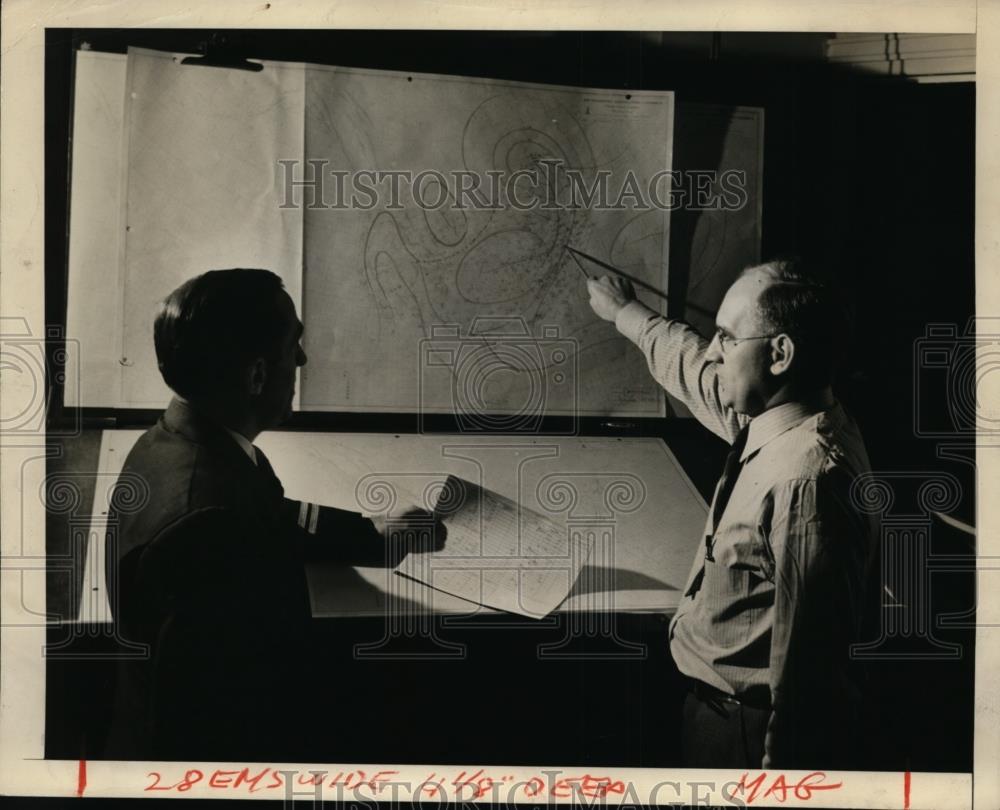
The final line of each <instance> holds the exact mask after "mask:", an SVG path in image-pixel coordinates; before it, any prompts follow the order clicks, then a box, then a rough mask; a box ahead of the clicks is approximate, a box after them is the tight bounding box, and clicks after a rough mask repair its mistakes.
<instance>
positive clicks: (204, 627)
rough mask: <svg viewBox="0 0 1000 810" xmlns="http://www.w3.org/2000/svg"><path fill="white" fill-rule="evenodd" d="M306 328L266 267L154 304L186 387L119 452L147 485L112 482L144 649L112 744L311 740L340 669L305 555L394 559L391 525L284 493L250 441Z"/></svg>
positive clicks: (131, 628) (198, 755) (258, 751)
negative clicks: (329, 649) (127, 498)
mask: <svg viewBox="0 0 1000 810" xmlns="http://www.w3.org/2000/svg"><path fill="white" fill-rule="evenodd" d="M301 335H302V323H301V322H300V321H299V319H298V317H297V315H296V313H295V306H294V304H293V303H292V300H291V298H290V297H289V296H288V294H287V293H286V292H285V291H284V289H283V288H282V282H281V279H280V278H279V277H278V276H276V275H275V274H273V273H271V272H268V271H266V270H243V269H236V270H215V271H212V272H208V273H205V274H203V275H201V276H198V277H196V278H193V279H191V280H190V281H188V282H186V283H185V284H183V285H181V286H180V287H179V288H178V289H176V290H175V291H174V292H173V293H171V294H170V295H169V296H168V297H167V299H166V300H165V301H164V302H163V304H162V305H161V308H160V311H159V313H158V314H157V316H156V321H155V324H154V340H155V344H156V356H157V361H158V365H159V368H160V372H161V374H162V375H163V379H164V380H165V381H166V382H167V384H168V385H169V386H170V387H171V388H172V389H173V391H174V392H176V396H175V397H174V399H173V400H172V401H171V403H170V405H169V407H168V408H167V410H166V412H165V413H164V414H163V416H162V418H161V419H160V420H159V422H158V423H157V424H156V425H155V426H154V427H152V428H151V429H150V430H148V431H147V432H146V433H145V434H144V435H143V436H142V437H141V438H140V439H139V440H138V442H137V443H136V445H135V447H134V448H133V449H132V451H131V452H130V453H129V456H128V458H127V460H126V462H125V466H124V473H126V474H128V475H129V477H130V478H131V480H135V477H136V476H139V477H141V478H142V479H143V480H144V482H145V484H146V487H145V488H146V489H147V490H148V493H149V499H148V502H146V503H145V504H144V505H143V506H142V508H140V509H129V510H125V509H122V510H120V513H119V512H116V510H115V509H114V506H115V499H114V498H113V500H112V514H111V515H110V521H109V522H110V525H112V526H115V527H116V528H115V530H114V532H113V533H111V534H109V537H108V545H107V549H108V556H107V560H106V564H107V578H108V583H109V586H110V588H109V592H110V593H111V594H112V609H113V612H114V616H115V621H116V622H117V624H118V630H119V634H120V635H121V636H122V637H123V638H125V639H127V640H129V641H131V642H139V643H143V644H146V645H148V647H149V657H148V658H146V659H144V660H136V661H123V662H121V664H120V666H119V674H118V683H117V687H116V695H115V701H116V702H115V707H114V710H113V713H112V724H111V732H110V737H109V741H108V746H107V750H106V754H107V755H108V756H109V757H113V758H121V759H137V758H138V759H183V760H243V761H252V760H275V759H285V760H287V761H303V760H305V759H309V758H310V756H313V757H314V756H315V753H316V750H315V748H313V747H312V744H311V741H310V740H309V739H307V737H306V736H305V734H306V731H305V729H308V728H310V727H315V726H316V725H317V724H316V723H314V722H312V720H311V719H310V718H309V717H308V713H309V709H308V707H309V706H310V705H312V703H313V702H314V701H315V700H316V698H317V696H319V695H321V694H323V692H322V691H320V689H319V688H318V687H319V686H320V685H321V684H322V683H323V682H324V681H325V680H327V679H328V678H336V673H320V672H318V671H317V667H316V666H315V663H316V659H314V657H313V655H314V651H315V643H314V640H313V639H312V638H311V619H312V612H311V608H310V602H309V590H308V586H307V583H306V576H305V571H304V568H303V563H304V561H305V560H307V559H310V558H325V559H334V560H340V561H343V562H353V563H358V562H367V563H368V564H379V563H384V562H385V561H386V538H385V537H384V531H383V529H384V526H383V525H379V526H377V525H376V524H375V523H373V521H372V520H369V519H367V518H364V517H362V516H361V515H359V514H356V513H353V512H346V511H342V510H339V509H333V508H328V507H322V506H317V505H315V504H309V503H302V502H299V501H293V500H290V499H288V498H285V497H284V491H283V489H282V486H281V483H280V482H279V480H278V478H277V476H276V475H275V474H274V471H273V470H272V469H271V465H270V463H269V462H268V459H267V457H266V456H265V455H264V454H263V453H262V452H261V451H260V449H259V448H257V447H255V446H254V445H253V439H254V438H255V437H256V436H257V435H258V434H259V433H260V432H261V431H264V430H267V429H268V428H271V427H274V426H276V425H278V424H279V423H281V422H282V421H283V420H284V419H286V418H287V417H288V415H289V414H290V413H291V407H292V399H293V396H294V392H295V375H296V370H297V369H298V367H299V366H302V365H304V364H305V362H306V356H305V353H304V352H303V351H302V347H301V345H300V342H299V341H300V337H301ZM411 514H412V513H407V515H411ZM407 515H402V516H400V518H405V517H406V516H407ZM403 525H405V520H402V521H400V522H397V521H395V520H394V521H393V526H394V527H398V528H402V527H403ZM400 534H404V533H402V532H401V533H400ZM407 534H409V533H407ZM441 538H442V535H440V534H437V539H438V540H440V539H441ZM392 539H393V545H396V544H397V540H396V538H392ZM394 551H398V549H394ZM303 706H305V707H306V715H307V717H306V719H305V722H303ZM320 725H324V724H320Z"/></svg>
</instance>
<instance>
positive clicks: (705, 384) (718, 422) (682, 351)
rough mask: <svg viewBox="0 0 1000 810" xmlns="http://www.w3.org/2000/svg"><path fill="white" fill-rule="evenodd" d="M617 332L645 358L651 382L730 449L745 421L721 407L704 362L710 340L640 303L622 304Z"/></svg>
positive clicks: (714, 376) (712, 371)
mask: <svg viewBox="0 0 1000 810" xmlns="http://www.w3.org/2000/svg"><path fill="white" fill-rule="evenodd" d="M615 327H616V328H617V329H618V331H619V332H620V333H621V334H623V335H624V336H625V337H627V338H628V339H629V340H630V341H632V342H633V343H634V344H635V345H636V346H638V347H639V349H640V350H641V351H642V353H643V354H644V355H645V357H646V364H647V365H648V366H649V371H650V373H651V374H652V375H653V379H654V380H656V382H658V383H659V384H660V385H661V386H663V388H664V389H666V391H667V392H668V393H669V394H670V395H671V396H673V397H675V398H677V399H679V400H680V401H681V402H683V403H684V404H685V405H686V406H687V408H688V409H689V410H690V411H691V413H692V414H694V416H695V418H696V419H697V420H698V421H699V422H701V423H702V424H703V425H704V426H705V427H706V428H708V429H709V430H710V431H712V432H713V433H714V434H716V435H717V436H720V437H721V438H723V439H725V440H726V441H727V442H729V443H730V444H732V442H733V441H734V440H735V438H736V434H738V433H739V432H740V429H741V428H742V427H743V425H745V424H746V423H747V422H748V421H749V420H748V419H747V418H746V417H744V416H740V415H739V414H737V413H736V412H735V411H734V410H733V409H732V408H728V407H725V406H723V404H722V401H721V399H720V397H719V381H718V373H717V369H716V364H715V363H713V362H711V361H709V360H707V359H706V358H705V355H706V353H707V352H708V346H709V343H710V341H708V340H706V339H705V338H704V337H702V336H701V335H700V334H698V332H697V331H696V330H695V329H693V328H692V327H691V326H689V325H688V324H686V323H684V322H683V321H674V320H669V319H667V318H664V317H663V316H662V315H659V314H657V313H656V312H654V311H653V310H651V309H650V308H649V307H647V306H646V305H645V304H643V303H642V302H641V301H631V302H630V303H628V304H626V305H625V306H624V307H623V308H622V309H621V311H619V313H618V317H617V318H616V319H615Z"/></svg>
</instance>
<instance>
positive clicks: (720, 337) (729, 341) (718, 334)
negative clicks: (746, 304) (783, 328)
mask: <svg viewBox="0 0 1000 810" xmlns="http://www.w3.org/2000/svg"><path fill="white" fill-rule="evenodd" d="M777 336H778V335H777V334H774V335H750V336H749V337H733V336H732V335H727V334H726V333H725V332H723V331H722V329H716V330H715V339H716V340H717V341H719V348H720V349H721V350H722V353H723V354H725V353H726V350H727V349H728V347H729V346H735V345H736V344H737V343H742V342H743V341H744V340H770V339H771V338H774V337H777Z"/></svg>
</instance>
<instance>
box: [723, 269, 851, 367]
mask: <svg viewBox="0 0 1000 810" xmlns="http://www.w3.org/2000/svg"><path fill="white" fill-rule="evenodd" d="M750 274H761V275H763V276H764V277H765V278H766V279H767V280H768V284H767V286H766V287H765V288H764V289H763V290H761V293H760V297H759V298H758V299H757V308H758V315H759V317H760V321H761V327H762V329H763V330H764V331H765V332H767V333H768V334H777V333H781V332H784V333H786V334H788V335H789V336H791V338H792V340H793V342H794V343H795V348H796V350H797V352H798V358H797V362H796V363H795V365H794V368H795V369H796V370H795V371H793V373H794V374H795V376H796V378H798V379H799V380H801V381H802V382H805V383H806V384H809V385H829V384H830V383H831V382H833V379H834V377H835V376H836V372H837V369H838V367H839V366H840V365H841V363H842V361H843V355H844V353H845V350H846V347H847V345H848V344H849V342H850V313H849V308H848V307H847V304H846V301H845V299H844V298H843V295H842V293H841V291H840V289H839V288H838V286H837V285H836V284H835V283H834V281H833V279H832V277H830V276H829V275H828V274H826V273H824V272H822V271H819V270H818V269H816V268H814V267H811V266H810V265H808V264H806V263H805V262H804V261H802V260H801V259H798V258H787V259H777V260H775V261H770V262H766V263H764V264H758V265H754V266H752V267H748V268H746V269H745V270H744V271H743V275H750Z"/></svg>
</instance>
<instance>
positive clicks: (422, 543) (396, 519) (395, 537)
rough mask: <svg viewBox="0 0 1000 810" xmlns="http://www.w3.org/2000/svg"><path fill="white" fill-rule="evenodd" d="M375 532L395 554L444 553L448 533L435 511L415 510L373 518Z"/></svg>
mask: <svg viewBox="0 0 1000 810" xmlns="http://www.w3.org/2000/svg"><path fill="white" fill-rule="evenodd" d="M371 521H372V523H374V524H375V529H376V530H377V531H378V533H379V534H381V535H382V537H383V538H385V541H386V544H387V545H388V546H389V548H390V549H392V552H393V555H394V556H395V555H398V556H399V557H400V558H401V557H403V556H405V555H406V554H421V553H423V552H427V551H440V550H441V549H443V548H444V542H445V538H446V535H447V530H446V529H445V527H444V524H443V523H441V521H439V520H438V519H437V518H436V517H435V516H434V514H433V513H432V512H428V511H427V510H426V509H417V508H411V509H407V510H405V511H403V512H394V513H390V514H388V515H384V514H382V515H373V516H372V518H371Z"/></svg>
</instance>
